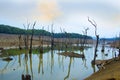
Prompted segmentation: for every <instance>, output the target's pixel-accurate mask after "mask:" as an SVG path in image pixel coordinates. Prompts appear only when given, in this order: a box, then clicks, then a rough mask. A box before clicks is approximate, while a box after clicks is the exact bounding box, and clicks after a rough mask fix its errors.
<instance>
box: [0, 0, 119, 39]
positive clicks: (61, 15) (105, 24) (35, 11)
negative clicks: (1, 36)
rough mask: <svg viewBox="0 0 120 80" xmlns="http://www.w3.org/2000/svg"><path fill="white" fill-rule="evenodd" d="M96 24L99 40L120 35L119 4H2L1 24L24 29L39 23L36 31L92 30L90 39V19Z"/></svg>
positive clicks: (32, 0)
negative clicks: (51, 27) (49, 27)
mask: <svg viewBox="0 0 120 80" xmlns="http://www.w3.org/2000/svg"><path fill="white" fill-rule="evenodd" d="M88 16H89V17H90V19H93V20H94V21H95V22H96V23H97V28H98V31H97V33H98V34H99V35H100V37H115V36H116V35H118V34H119V32H120V1H119V0H99V1H98V0H0V24H6V25H11V26H15V27H19V28H24V27H23V24H25V23H27V21H28V22H30V23H33V22H34V21H37V25H36V29H41V28H42V27H43V26H45V29H46V30H48V26H50V25H51V24H52V23H54V30H55V32H60V27H61V28H62V29H64V30H65V31H67V32H74V33H80V34H82V31H83V30H84V28H87V27H89V31H88V35H90V36H95V35H94V27H93V26H92V25H91V24H90V23H89V22H88V20H87V17H88Z"/></svg>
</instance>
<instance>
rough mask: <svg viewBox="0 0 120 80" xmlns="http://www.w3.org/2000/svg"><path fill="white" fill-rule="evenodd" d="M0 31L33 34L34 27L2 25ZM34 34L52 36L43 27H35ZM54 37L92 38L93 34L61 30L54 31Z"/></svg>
mask: <svg viewBox="0 0 120 80" xmlns="http://www.w3.org/2000/svg"><path fill="white" fill-rule="evenodd" d="M0 33H5V34H19V35H20V34H32V29H28V30H26V29H20V28H16V27H13V26H9V25H3V24H1V25H0ZM34 35H41V36H51V35H52V33H51V32H49V31H46V30H43V29H34ZM53 37H54V38H66V37H67V38H82V39H83V38H84V37H86V39H92V37H91V36H86V35H82V34H78V33H67V32H64V33H63V32H61V33H54V35H53Z"/></svg>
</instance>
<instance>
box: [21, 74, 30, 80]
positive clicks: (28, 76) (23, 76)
mask: <svg viewBox="0 0 120 80" xmlns="http://www.w3.org/2000/svg"><path fill="white" fill-rule="evenodd" d="M22 80H31V76H30V75H29V74H27V75H23V74H22Z"/></svg>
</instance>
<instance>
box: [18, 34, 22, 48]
mask: <svg viewBox="0 0 120 80" xmlns="http://www.w3.org/2000/svg"><path fill="white" fill-rule="evenodd" d="M18 38H19V49H20V50H21V49H22V47H21V44H22V39H21V35H19V36H18Z"/></svg>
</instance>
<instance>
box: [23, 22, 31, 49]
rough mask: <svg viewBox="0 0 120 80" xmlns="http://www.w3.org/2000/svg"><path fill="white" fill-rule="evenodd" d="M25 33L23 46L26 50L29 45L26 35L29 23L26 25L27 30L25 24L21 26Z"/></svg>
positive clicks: (27, 35)
mask: <svg viewBox="0 0 120 80" xmlns="http://www.w3.org/2000/svg"><path fill="white" fill-rule="evenodd" d="M23 26H24V28H25V30H26V32H25V34H24V44H25V49H28V45H29V34H28V32H27V31H28V29H29V26H30V23H27V29H26V26H25V24H23Z"/></svg>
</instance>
